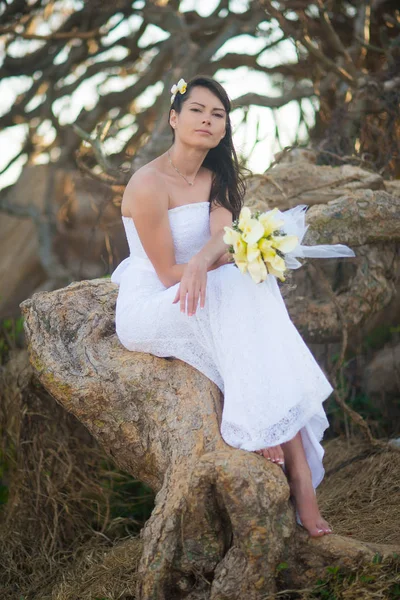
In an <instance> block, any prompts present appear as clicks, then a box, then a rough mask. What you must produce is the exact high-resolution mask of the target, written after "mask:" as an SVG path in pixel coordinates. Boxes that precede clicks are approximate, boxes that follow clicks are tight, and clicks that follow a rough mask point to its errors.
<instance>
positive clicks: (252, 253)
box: [247, 244, 260, 262]
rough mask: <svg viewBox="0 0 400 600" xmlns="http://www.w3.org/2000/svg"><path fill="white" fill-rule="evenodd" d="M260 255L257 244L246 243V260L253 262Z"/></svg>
mask: <svg viewBox="0 0 400 600" xmlns="http://www.w3.org/2000/svg"><path fill="white" fill-rule="evenodd" d="M259 256H260V249H259V247H258V245H257V244H247V260H248V261H249V262H253V261H254V260H256V259H257V258H258V257H259Z"/></svg>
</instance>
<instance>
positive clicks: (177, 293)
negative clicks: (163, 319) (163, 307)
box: [172, 284, 181, 304]
mask: <svg viewBox="0 0 400 600" xmlns="http://www.w3.org/2000/svg"><path fill="white" fill-rule="evenodd" d="M180 291H181V284H179V285H178V289H177V290H176V294H175V298H174V300H173V301H172V304H175V302H178V300H179V295H180Z"/></svg>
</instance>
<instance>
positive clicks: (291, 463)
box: [256, 432, 332, 537]
mask: <svg viewBox="0 0 400 600" xmlns="http://www.w3.org/2000/svg"><path fill="white" fill-rule="evenodd" d="M256 453H257V454H262V455H263V456H264V457H265V458H266V459H268V460H271V461H272V462H275V463H277V464H282V458H283V457H284V463H285V471H286V475H287V478H288V482H289V486H290V491H291V494H292V496H293V498H294V501H295V504H296V509H297V512H298V513H299V516H300V519H301V522H302V523H303V527H305V528H306V529H307V531H308V533H309V534H310V535H311V536H312V537H320V536H322V535H325V534H326V533H331V531H332V530H331V528H330V527H329V524H328V523H327V522H326V521H325V519H323V518H322V516H321V513H320V512H319V508H318V503H317V497H316V495H315V491H314V488H313V485H312V480H311V472H310V468H309V466H308V462H307V458H306V454H305V451H304V446H303V442H302V439H301V434H300V432H298V433H297V434H296V435H295V437H294V438H293V439H291V440H289V441H288V442H284V443H283V444H282V445H281V446H273V447H270V448H263V449H262V450H256Z"/></svg>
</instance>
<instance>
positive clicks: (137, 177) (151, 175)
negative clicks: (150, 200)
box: [126, 161, 163, 190]
mask: <svg viewBox="0 0 400 600" xmlns="http://www.w3.org/2000/svg"><path fill="white" fill-rule="evenodd" d="M143 186H146V188H149V187H150V188H151V189H152V190H154V189H155V188H156V189H157V188H161V189H163V182H162V175H161V173H160V170H159V169H158V168H157V166H155V165H154V164H153V161H152V162H151V163H148V164H147V165H143V167H140V169H138V170H137V171H135V173H133V175H132V176H131V178H130V179H129V181H128V184H127V186H126V187H127V188H130V189H136V190H138V189H141V188H142V187H143Z"/></svg>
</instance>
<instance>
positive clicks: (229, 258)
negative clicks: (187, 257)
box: [209, 251, 234, 271]
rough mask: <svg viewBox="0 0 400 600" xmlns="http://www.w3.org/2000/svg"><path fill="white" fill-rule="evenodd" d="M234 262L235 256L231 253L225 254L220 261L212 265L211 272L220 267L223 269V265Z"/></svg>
mask: <svg viewBox="0 0 400 600" xmlns="http://www.w3.org/2000/svg"><path fill="white" fill-rule="evenodd" d="M233 262H234V259H233V256H232V254H231V253H230V252H228V251H227V252H225V253H224V254H222V255H221V256H220V257H219V258H218V260H216V261H215V263H214V264H212V265H211V267H210V268H209V271H213V270H214V269H217V268H218V267H222V266H223V265H229V264H232V263H233Z"/></svg>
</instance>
